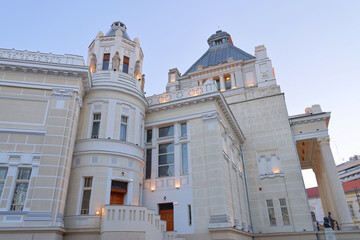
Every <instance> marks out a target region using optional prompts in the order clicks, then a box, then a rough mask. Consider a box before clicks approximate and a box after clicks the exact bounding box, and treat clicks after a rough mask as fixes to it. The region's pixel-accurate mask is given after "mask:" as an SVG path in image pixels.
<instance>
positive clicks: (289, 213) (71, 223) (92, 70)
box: [0, 22, 358, 240]
mask: <svg viewBox="0 0 360 240" xmlns="http://www.w3.org/2000/svg"><path fill="white" fill-rule="evenodd" d="M207 42H208V44H209V49H208V50H207V51H206V53H205V54H204V55H203V56H201V57H200V58H199V60H198V61H196V62H195V63H194V64H193V65H191V67H190V68H189V69H188V70H187V71H186V72H185V73H184V74H183V75H181V74H180V72H179V71H178V70H177V69H176V68H174V69H170V70H169V74H168V83H167V85H166V92H165V93H163V94H159V95H154V96H148V97H145V95H144V84H145V76H144V75H143V74H142V65H143V58H144V55H143V52H142V49H141V46H140V41H139V39H137V38H135V39H133V40H131V38H130V37H129V35H128V34H127V29H126V26H125V25H124V24H123V23H122V22H114V23H113V24H112V25H111V28H110V30H109V31H108V32H107V33H106V34H103V33H102V32H99V33H98V34H97V36H96V38H95V39H94V40H93V41H92V43H91V44H90V46H89V52H88V58H87V66H86V65H85V64H84V61H83V59H82V57H80V56H74V55H55V54H43V53H39V52H37V53H34V52H27V51H18V50H9V49H0V70H1V71H0V79H1V81H0V94H1V95H0V110H1V113H2V114H1V115H0V154H1V155H0V164H1V166H0V172H1V174H0V178H1V179H0V186H1V190H2V193H1V201H0V236H1V238H2V239H13V238H17V239H59V240H60V239H66V240H68V239H71V240H72V239H89V240H90V239H94V240H95V239H101V240H105V239H154V240H155V239H156V240H157V239H187V240H191V239H193V240H195V239H253V238H254V237H256V239H274V238H276V239H300V238H301V239H316V234H317V233H316V232H315V231H314V228H313V225H312V220H311V214H310V210H309V205H308V201H307V197H306V192H305V188H304V184H303V181H302V176H301V169H306V168H314V171H315V173H316V174H317V178H318V183H319V187H320V188H319V189H320V196H321V199H322V201H323V203H325V204H323V206H325V207H324V208H325V209H326V210H329V211H331V212H333V215H334V217H335V218H336V219H337V220H338V221H339V223H340V225H341V227H342V229H348V231H346V232H342V231H339V232H337V233H336V234H337V235H339V236H341V237H342V239H351V237H352V236H354V235H356V234H358V232H356V231H355V230H352V229H354V223H353V221H352V218H351V216H350V213H349V211H343V210H344V209H346V208H347V205H346V199H345V195H344V193H343V191H342V190H341V183H340V181H339V179H338V178H337V174H336V175H335V176H334V175H333V174H332V173H334V172H336V166H335V164H334V160H333V157H332V153H331V149H330V146H329V136H328V123H329V119H330V113H328V112H322V111H321V108H320V106H319V105H314V106H313V107H312V108H309V109H308V110H307V112H306V113H305V114H301V115H296V116H291V117H289V116H288V113H287V109H286V104H285V99H284V94H283V93H282V92H281V90H280V87H279V85H277V83H276V79H275V76H274V71H273V68H272V63H271V60H270V59H269V57H268V56H267V53H266V48H265V47H264V46H257V47H255V54H254V55H251V54H248V53H246V52H244V51H242V50H241V49H239V48H237V47H235V46H234V44H233V42H232V39H231V37H230V34H228V33H226V32H223V31H220V30H219V31H217V32H216V33H215V34H213V35H211V36H210V38H209V39H208V41H207ZM149 81H150V82H151V80H149Z"/></svg>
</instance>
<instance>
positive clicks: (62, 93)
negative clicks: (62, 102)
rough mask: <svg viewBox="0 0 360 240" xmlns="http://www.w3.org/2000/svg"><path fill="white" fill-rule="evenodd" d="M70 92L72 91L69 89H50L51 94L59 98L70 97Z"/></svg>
mask: <svg viewBox="0 0 360 240" xmlns="http://www.w3.org/2000/svg"><path fill="white" fill-rule="evenodd" d="M72 92H73V91H72V90H71V89H61V88H54V89H53V91H52V96H53V97H59V98H71V96H72Z"/></svg>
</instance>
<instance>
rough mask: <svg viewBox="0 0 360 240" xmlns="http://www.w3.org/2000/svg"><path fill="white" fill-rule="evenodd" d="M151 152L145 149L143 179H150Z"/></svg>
mask: <svg viewBox="0 0 360 240" xmlns="http://www.w3.org/2000/svg"><path fill="white" fill-rule="evenodd" d="M151 154H152V150H151V149H146V167H145V179H150V178H151V160H152V156H151Z"/></svg>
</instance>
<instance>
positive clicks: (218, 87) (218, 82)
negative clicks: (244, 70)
mask: <svg viewBox="0 0 360 240" xmlns="http://www.w3.org/2000/svg"><path fill="white" fill-rule="evenodd" d="M216 86H217V89H218V90H220V80H219V79H217V80H216Z"/></svg>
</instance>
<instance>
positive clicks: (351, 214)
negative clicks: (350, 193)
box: [348, 202, 355, 218]
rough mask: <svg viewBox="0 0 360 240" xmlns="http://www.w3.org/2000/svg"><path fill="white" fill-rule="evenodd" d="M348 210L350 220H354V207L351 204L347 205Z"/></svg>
mask: <svg viewBox="0 0 360 240" xmlns="http://www.w3.org/2000/svg"><path fill="white" fill-rule="evenodd" d="M348 208H349V212H350V216H351V218H355V212H354V207H353V205H352V203H351V202H350V203H348Z"/></svg>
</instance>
